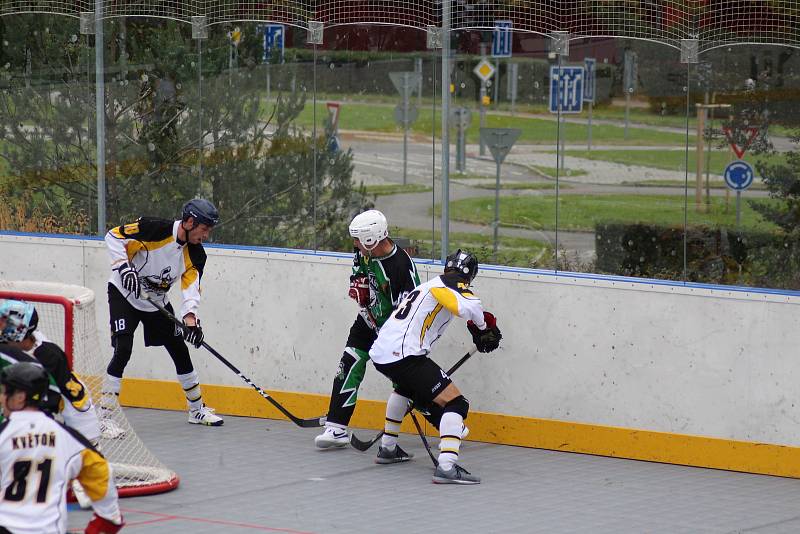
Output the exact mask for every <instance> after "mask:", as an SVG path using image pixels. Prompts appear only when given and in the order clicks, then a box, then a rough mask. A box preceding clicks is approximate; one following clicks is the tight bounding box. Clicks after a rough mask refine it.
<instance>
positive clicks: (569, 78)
mask: <svg viewBox="0 0 800 534" xmlns="http://www.w3.org/2000/svg"><path fill="white" fill-rule="evenodd" d="M559 101H560V103H561V113H580V112H581V111H582V110H583V67H561V69H560V70H559V68H558V67H557V66H555V65H554V66H552V67H550V113H558V105H559Z"/></svg>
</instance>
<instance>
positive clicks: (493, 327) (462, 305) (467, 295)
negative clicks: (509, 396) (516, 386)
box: [369, 249, 502, 484]
mask: <svg viewBox="0 0 800 534" xmlns="http://www.w3.org/2000/svg"><path fill="white" fill-rule="evenodd" d="M476 274H478V260H477V258H476V257H475V256H473V255H472V254H470V253H469V252H463V251H461V250H460V249H459V250H458V251H456V252H455V253H454V254H452V255H450V256H448V257H447V260H446V262H445V269H444V274H442V275H440V276H438V277H436V278H434V279H432V280H430V281H428V282H426V283H424V284H421V285H419V286H417V288H416V289H414V290H413V291H412V292H411V293H409V294H408V295H407V296H406V297H405V299H403V301H401V302H400V304H399V305H398V306H397V310H396V311H395V312H394V313H393V314H392V315H391V317H389V319H388V320H387V321H386V322H385V323H384V325H383V327H382V328H381V330H380V333H379V334H378V339H377V340H376V341H375V343H374V344H373V345H372V349H371V350H370V351H369V356H370V358H371V359H372V362H373V364H374V365H375V368H376V369H377V370H378V371H380V372H381V373H382V374H384V375H385V376H387V377H388V378H389V379H391V380H392V382H393V383H394V384H395V390H394V391H393V392H392V394H391V396H390V397H389V401H388V402H387V405H386V423H385V427H384V430H385V433H384V435H383V437H382V438H381V446H380V447H379V449H378V457H377V459H376V462H377V463H380V464H391V463H397V462H404V461H407V460H409V459H410V455H408V454H406V453H405V452H404V451H403V450H402V449H401V448H400V447H399V446H398V445H397V435H398V432H399V430H400V424H401V423H402V421H403V417H404V416H405V413H406V409H407V407H408V402H409V400H413V401H414V405H415V406H418V407H422V408H424V407H427V406H430V405H432V404H435V405H437V406H439V407H441V408H442V409H443V411H444V413H443V415H442V417H441V422H440V424H439V436H440V443H439V451H440V452H439V458H438V463H439V465H438V467H437V468H436V471H435V472H434V475H433V482H435V483H437V484H479V483H480V478H479V477H477V476H475V475H473V474H471V473H469V472H468V471H467V470H466V469H464V468H463V467H461V466H459V465H458V464H456V461H457V460H458V454H459V449H460V446H461V437H462V430H463V428H464V419H466V417H467V413H468V411H469V403H468V402H467V399H466V398H464V396H463V395H462V394H461V392H460V391H459V390H458V388H457V387H456V386H455V384H453V382H452V381H451V380H450V377H449V376H447V374H446V373H445V372H444V371H443V370H442V368H441V367H439V366H438V365H437V364H436V363H435V362H434V361H433V360H431V359H430V358H429V357H428V354H429V353H430V351H431V346H432V345H433V343H434V342H435V341H436V340H437V339H439V337H440V336H441V335H442V332H444V330H445V328H447V325H448V324H450V321H451V320H452V318H453V316H458V317H461V318H463V319H467V328H468V329H469V331H470V333H471V334H472V339H473V341H474V342H475V345H476V347H477V348H478V350H479V351H480V352H491V351H493V350H495V349H496V348H497V347H498V346H499V344H500V339H501V338H502V335H501V334H500V330H499V329H498V328H497V322H496V320H495V318H494V316H493V315H492V314H491V313H489V312H486V311H484V310H483V306H482V305H481V301H480V299H478V297H476V296H475V295H474V294H473V293H472V291H471V290H470V288H469V286H470V284H471V283H472V280H473V279H474V278H475V275H476Z"/></svg>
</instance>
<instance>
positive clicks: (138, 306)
mask: <svg viewBox="0 0 800 534" xmlns="http://www.w3.org/2000/svg"><path fill="white" fill-rule="evenodd" d="M218 222H219V212H218V211H217V208H216V207H214V205H213V204H212V203H211V202H209V201H208V200H205V199H194V200H190V201H189V202H187V203H186V204H185V205H184V206H183V212H182V215H181V219H180V220H177V221H173V220H167V219H156V218H151V217H141V218H139V219H138V220H137V221H136V222H133V223H131V224H125V225H122V226H118V227H116V228H112V229H111V230H109V231H108V233H107V234H106V238H105V241H106V247H107V248H108V256H109V259H110V260H111V278H110V279H109V281H108V308H109V315H110V325H111V344H112V345H113V347H114V355H113V357H112V358H111V362H110V363H109V364H108V368H107V369H106V378H105V381H104V384H103V398H102V399H101V406H100V408H101V410H100V411H101V418H102V419H103V421H102V422H103V424H105V425H111V426H113V423H114V421H113V419H110V418H108V417H105V414H108V413H109V412H110V410H103V408H114V407H115V406H116V398H117V397H119V393H120V388H121V385H122V375H123V371H124V370H125V367H126V366H127V365H128V361H129V360H130V357H131V352H132V350H133V334H134V332H135V331H136V329H137V328H138V327H139V324H140V323H141V324H142V326H143V328H144V344H145V345H146V346H163V347H164V348H165V349H167V352H168V353H169V355H170V357H171V358H172V361H173V363H174V364H175V373H176V374H177V375H178V381H179V382H180V383H181V386H182V387H183V391H184V393H185V395H186V402H187V403H188V405H189V422H190V423H193V424H199V425H207V426H221V425H222V423H223V420H222V418H221V417H220V416H218V415H216V414H215V413H214V410H213V409H212V408H209V407H208V406H206V405H205V404H204V403H203V399H202V395H201V392H200V379H199V377H198V375H197V371H195V369H194V365H193V364H192V359H191V357H190V356H189V349H188V348H187V346H186V342H188V343H191V344H192V345H194V346H195V348H200V346H201V345H202V343H203V329H202V327H201V326H200V321H199V319H198V318H197V311H198V307H199V305H200V279H201V278H202V276H203V269H204V267H205V264H206V253H205V250H204V249H203V241H204V240H206V239H208V237H209V235H210V234H211V231H212V229H213V228H214V226H215V225H216V224H217V223H218ZM176 283H177V284H180V288H181V292H182V294H183V303H182V304H181V309H180V313H177V314H176V313H175V311H174V310H173V308H172V305H171V304H170V303H169V301H168V298H167V293H168V291H169V289H170V287H172V285H174V284H176ZM142 292H146V293H148V294H149V296H150V298H151V299H153V300H154V301H156V302H158V303H159V304H160V305H161V306H162V307H164V308H166V309H167V310H168V311H169V312H170V313H173V314H174V315H176V316H177V317H180V318H182V319H183V327H182V328H176V327H175V325H174V324H173V323H172V321H171V320H170V319H168V318H167V317H165V316H164V315H162V314H161V313H160V312H159V311H157V310H156V308H155V307H154V306H153V305H152V304H151V303H150V301H149V300H147V299H146V298H145V295H142ZM112 430H113V429H112ZM104 433H105V432H104Z"/></svg>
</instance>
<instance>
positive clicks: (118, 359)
mask: <svg viewBox="0 0 800 534" xmlns="http://www.w3.org/2000/svg"><path fill="white" fill-rule="evenodd" d="M111 344H112V345H113V346H114V356H112V358H111V361H110V362H109V363H108V367H107V368H106V372H107V373H108V374H110V375H111V376H115V377H117V378H122V373H123V372H124V371H125V366H126V365H128V361H129V360H130V359H131V352H133V334H119V335H116V336H114V337H112V338H111Z"/></svg>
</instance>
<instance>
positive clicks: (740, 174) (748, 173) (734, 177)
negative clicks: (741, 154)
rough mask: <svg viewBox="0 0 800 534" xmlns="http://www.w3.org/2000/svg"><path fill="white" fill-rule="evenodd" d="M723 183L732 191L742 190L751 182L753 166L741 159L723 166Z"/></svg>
mask: <svg viewBox="0 0 800 534" xmlns="http://www.w3.org/2000/svg"><path fill="white" fill-rule="evenodd" d="M724 176H725V183H726V184H727V185H728V187H730V188H731V189H733V190H734V191H744V190H745V189H747V188H748V187H750V186H751V185H752V184H753V177H754V176H755V175H754V173H753V167H751V166H750V164H749V163H747V162H746V161H742V160H737V161H734V162H732V163H730V164H728V166H727V167H725V174H724Z"/></svg>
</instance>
